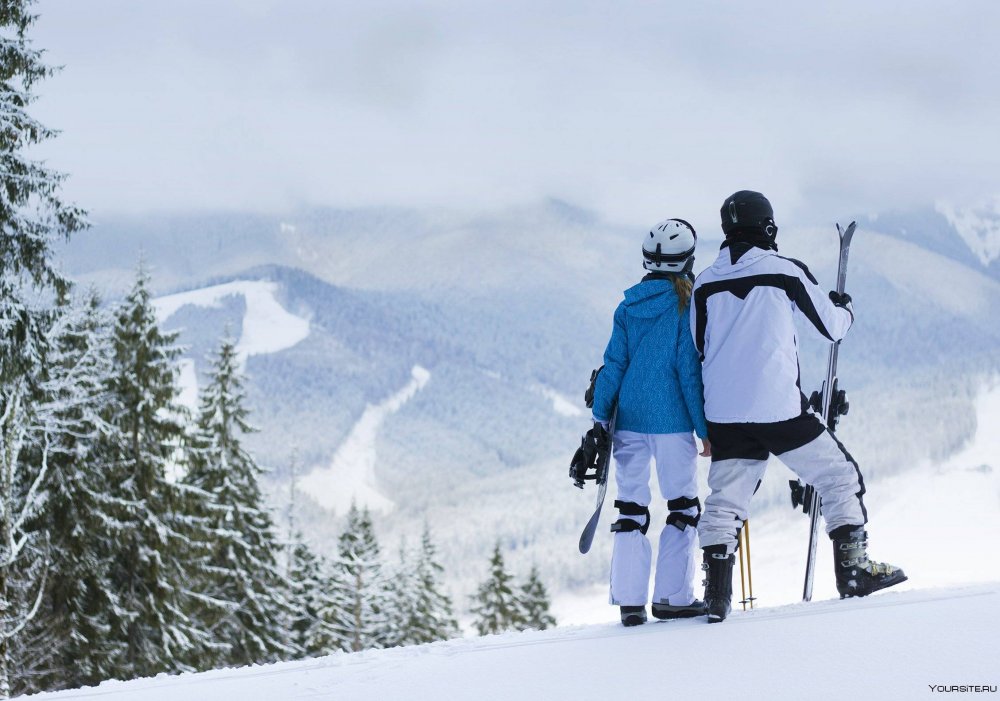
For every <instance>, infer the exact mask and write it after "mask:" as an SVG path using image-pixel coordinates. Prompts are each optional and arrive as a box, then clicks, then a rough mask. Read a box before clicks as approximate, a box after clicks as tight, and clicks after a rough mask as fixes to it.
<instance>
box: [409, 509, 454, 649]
mask: <svg viewBox="0 0 1000 701" xmlns="http://www.w3.org/2000/svg"><path fill="white" fill-rule="evenodd" d="M443 574H444V568H443V567H442V566H441V564H440V563H439V562H438V561H437V548H435V547H434V543H433V541H432V540H431V532H430V527H429V526H428V525H427V524H424V532H423V534H422V535H421V537H420V551H419V553H418V557H417V562H416V571H415V577H414V579H415V582H414V589H413V591H412V592H410V598H411V599H412V602H413V605H412V608H411V611H410V619H409V621H408V624H407V626H406V628H407V630H408V633H409V639H410V640H412V641H413V642H414V643H417V644H419V643H429V642H433V641H435V640H447V639H448V638H453V637H455V636H457V635H458V634H459V629H458V622H457V621H456V620H455V613H454V611H453V609H452V604H451V597H449V596H448V594H446V593H445V591H444V587H443V585H442V582H441V579H442V575H443Z"/></svg>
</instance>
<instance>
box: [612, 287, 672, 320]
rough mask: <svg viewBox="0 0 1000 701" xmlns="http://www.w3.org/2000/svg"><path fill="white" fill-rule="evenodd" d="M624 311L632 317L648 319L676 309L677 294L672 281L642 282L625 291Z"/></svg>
mask: <svg viewBox="0 0 1000 701" xmlns="http://www.w3.org/2000/svg"><path fill="white" fill-rule="evenodd" d="M623 304H624V305H625V309H626V311H628V313H629V314H631V315H632V316H637V317H641V318H644V319H649V318H652V317H657V316H660V315H661V314H663V313H664V312H665V311H667V309H669V308H670V307H673V308H674V309H676V308H677V292H675V291H674V283H673V280H658V279H654V280H644V281H643V282H640V283H639V284H638V285H633V286H632V287H630V288H628V289H627V290H625V301H624V302H623Z"/></svg>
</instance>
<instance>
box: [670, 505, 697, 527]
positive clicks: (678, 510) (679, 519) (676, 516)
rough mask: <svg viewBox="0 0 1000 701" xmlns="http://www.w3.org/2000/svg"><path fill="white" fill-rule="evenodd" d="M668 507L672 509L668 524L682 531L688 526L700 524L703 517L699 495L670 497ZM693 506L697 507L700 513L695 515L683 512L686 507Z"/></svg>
mask: <svg viewBox="0 0 1000 701" xmlns="http://www.w3.org/2000/svg"><path fill="white" fill-rule="evenodd" d="M667 508H668V509H670V515H669V516H667V525H668V526H673V527H674V528H676V529H677V530H680V531H683V530H684V529H685V528H687V527H688V526H691V527H692V528H695V527H697V526H698V521H699V520H700V519H701V502H700V501H699V500H698V497H695V498H693V499H692V498H691V497H678V498H676V499H670V500H668V501H667ZM691 508H697V509H698V513H697V514H695V515H694V516H689V515H688V514H685V513H682V512H683V511H684V510H685V509H691Z"/></svg>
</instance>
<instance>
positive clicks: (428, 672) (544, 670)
mask: <svg viewBox="0 0 1000 701" xmlns="http://www.w3.org/2000/svg"><path fill="white" fill-rule="evenodd" d="M998 625H1000V585H998V584H990V585H980V586H975V587H965V588H950V589H931V590H925V591H918V590H913V591H902V592H895V591H892V592H886V593H883V594H878V595H875V596H872V597H869V598H866V599H848V600H845V601H837V600H830V601H817V602H814V603H811V604H795V605H789V606H783V607H777V608H771V609H757V610H754V611H747V612H745V613H744V612H741V611H737V612H734V613H733V615H732V616H731V617H730V618H729V619H728V620H727V621H726V622H725V623H723V624H722V625H712V626H710V625H707V624H706V623H705V622H704V620H686V621H684V620H681V621H671V622H663V623H652V624H647V625H645V626H641V627H639V628H629V629H625V628H622V627H621V626H618V625H617V624H604V625H590V626H576V627H566V628H558V629H555V630H549V631H544V632H525V633H508V634H504V635H496V636H486V637H482V638H476V639H466V640H452V641H448V642H441V643H431V644H429V645H420V646H414V647H405V648H396V649H392V650H377V651H369V652H360V653H350V654H348V653H341V654H335V655H331V656H329V657H320V658H317V659H312V660H302V661H299V662H286V663H280V664H274V665H269V666H260V667H247V668H242V669H225V670H216V671H211V672H205V673H202V674H188V675H181V676H177V677H166V676H159V677H156V678H155V679H140V680H135V681H131V682H105V683H104V684H101V685H100V686H99V687H97V688H94V689H79V690H73V691H64V692H57V693H48V694H40V695H38V696H33V697H31V698H33V699H38V701H49V700H51V701H71V700H72V699H95V698H100V699H108V701H177V700H178V699H184V701H216V700H217V699H241V701H258V700H260V701H273V700H274V699H282V700H283V701H299V700H304V699H315V698H336V699H342V700H343V701H352V700H357V701H361V700H365V701H367V700H369V699H393V700H399V701H404V700H405V701H424V700H430V699H434V700H435V701H460V700H461V701H466V700H468V701H493V700H496V701H509V700H510V699H513V698H517V699H523V700H524V701H549V700H551V699H577V700H580V701H584V700H589V699H613V698H620V697H621V696H622V695H623V694H626V695H628V696H636V697H641V698H675V697H676V696H677V695H678V692H679V691H681V690H688V691H691V690H695V692H696V694H697V697H698V698H701V699H706V700H713V699H728V698H740V699H748V700H752V701H757V700H761V701H763V700H773V701H783V700H785V699H787V700H789V701H793V700H794V701H798V700H799V699H810V701H825V700H826V699H830V700H831V701H841V699H843V698H844V693H845V692H844V690H845V688H847V689H852V690H855V691H853V692H852V693H862V695H863V697H864V698H879V699H921V698H933V697H934V696H935V695H936V694H939V693H944V694H949V693H961V694H965V693H988V694H995V693H996V689H997V684H998V681H1000V680H998V677H1000V667H998V665H997V663H996V658H995V655H994V654H993V653H990V652H989V650H991V649H992V645H993V643H994V640H995V633H994V631H995V630H996V629H997V626H998Z"/></svg>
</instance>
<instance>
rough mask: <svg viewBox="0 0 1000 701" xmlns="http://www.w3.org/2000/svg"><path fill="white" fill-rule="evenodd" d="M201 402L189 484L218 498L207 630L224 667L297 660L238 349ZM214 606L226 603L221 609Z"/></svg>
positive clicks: (212, 524)
mask: <svg viewBox="0 0 1000 701" xmlns="http://www.w3.org/2000/svg"><path fill="white" fill-rule="evenodd" d="M210 378H211V380H210V382H209V384H208V386H207V387H206V388H205V390H204V392H203V394H202V397H201V408H200V413H199V416H198V432H197V437H196V439H195V445H194V447H193V449H192V451H191V462H190V470H189V472H188V475H187V478H186V480H185V482H186V483H187V484H190V485H191V486H193V487H196V488H197V489H199V490H201V491H202V492H204V493H206V494H208V495H210V499H208V500H206V501H205V502H204V506H205V508H206V510H207V511H206V513H205V514H204V515H205V516H206V520H207V526H208V528H209V530H210V533H211V536H212V541H211V544H210V551H209V552H208V553H207V554H206V556H205V559H204V560H203V562H202V566H201V572H202V574H203V575H205V576H207V578H208V580H207V582H205V587H204V591H203V593H204V594H205V595H207V596H208V597H210V601H211V602H213V603H208V604H207V605H206V606H203V607H201V618H202V619H203V623H204V624H205V627H206V628H207V629H209V630H211V631H212V633H213V636H214V637H215V638H216V640H218V641H222V642H225V644H226V645H227V649H226V650H225V651H224V655H223V656H222V657H221V659H219V660H216V661H215V663H216V664H213V665H212V666H216V665H217V664H218V663H222V664H226V665H238V666H242V665H249V664H260V663H265V662H274V661H277V660H281V659H287V658H290V657H294V656H295V655H296V653H298V652H299V650H298V648H297V646H295V645H294V643H293V642H292V641H291V639H290V634H289V631H288V624H289V621H290V619H291V616H292V606H291V604H290V603H289V600H288V595H289V583H288V580H286V579H285V577H284V576H283V575H282V573H281V572H279V568H278V554H279V551H280V549H281V546H280V544H279V543H278V539H277V537H276V534H275V527H274V522H273V520H272V518H271V514H270V512H269V511H268V509H267V507H266V506H265V504H264V497H263V495H262V494H261V490H260V485H259V479H260V476H261V474H263V470H262V469H261V468H260V466H258V465H257V463H256V461H255V460H254V458H253V456H251V455H250V453H248V452H247V451H246V449H245V448H244V447H243V442H242V441H243V436H245V435H246V434H248V433H251V432H253V431H255V430H256V429H254V428H253V427H252V426H251V425H250V424H249V423H248V421H247V417H248V414H249V412H248V410H247V408H246V395H245V391H244V389H243V378H242V376H241V374H240V370H239V361H238V359H237V355H236V348H235V346H234V344H233V342H232V341H231V340H229V339H226V340H224V341H223V342H222V345H221V346H220V348H219V352H218V355H217V356H216V358H215V360H214V362H213V366H212V370H211V372H210ZM214 602H226V604H227V605H226V608H225V609H223V608H220V607H218V606H217V605H215V603H214Z"/></svg>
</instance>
